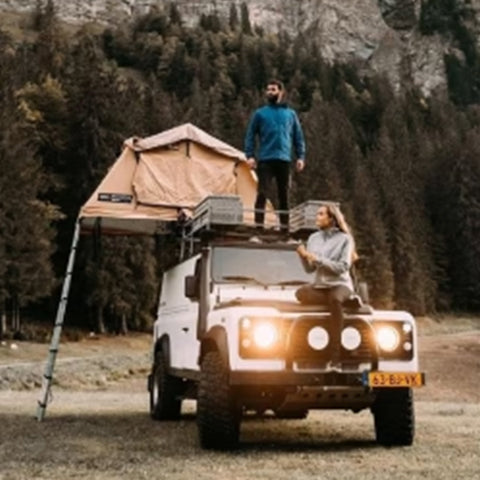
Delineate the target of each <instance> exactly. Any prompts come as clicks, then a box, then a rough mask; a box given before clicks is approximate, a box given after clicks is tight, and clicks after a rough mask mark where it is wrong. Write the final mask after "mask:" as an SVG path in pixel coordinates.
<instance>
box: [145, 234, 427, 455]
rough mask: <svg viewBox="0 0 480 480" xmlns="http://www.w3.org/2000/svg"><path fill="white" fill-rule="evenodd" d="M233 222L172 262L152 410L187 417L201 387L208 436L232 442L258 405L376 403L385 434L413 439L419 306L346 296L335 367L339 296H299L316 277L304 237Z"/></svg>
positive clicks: (357, 407) (292, 409) (359, 406)
mask: <svg viewBox="0 0 480 480" xmlns="http://www.w3.org/2000/svg"><path fill="white" fill-rule="evenodd" d="M222 227H223V228H219V227H218V228H217V227H216V226H215V225H213V226H211V229H210V233H212V232H213V235H211V236H210V239H209V240H208V241H203V242H198V244H197V245H196V246H192V245H193V244H192V245H191V246H192V248H190V254H188V250H189V248H188V247H187V248H185V249H184V251H183V254H184V255H185V256H186V257H188V258H186V259H184V260H183V261H181V262H180V263H178V264H177V265H175V266H174V267H173V268H171V269H170V270H168V271H166V272H165V273H164V276H163V282H162V288H161V294H160V302H159V308H158V318H157V320H156V322H155V325H154V334H153V365H152V371H151V375H150V376H149V382H148V388H149V391H150V413H151V416H152V418H154V419H156V420H174V419H178V418H179V416H180V409H181V403H182V400H183V399H187V398H193V399H196V400H197V424H198V431H199V437H200V443H201V445H202V446H203V447H204V448H219V449H226V448H234V447H235V446H236V445H237V444H238V441H239V433H240V423H241V420H242V416H243V415H244V414H246V413H247V412H250V411H252V412H256V413H257V414H262V413H264V412H267V411H269V412H270V414H272V413H273V414H275V415H276V416H277V417H278V418H305V417H306V416H307V414H308V411H309V410H310V409H346V410H352V411H353V412H359V411H361V410H363V409H367V408H368V409H370V410H371V412H372V413H373V418H374V425H375V434H376V439H377V441H378V443H380V444H382V445H410V444H411V443H412V442H413V438H414V426H415V425H414V422H415V421H414V406H413V395H412V388H413V387H418V386H421V385H423V384H424V375H423V374H422V373H421V372H419V366H418V351H417V333H416V326H415V320H414V318H413V317H412V315H410V314H409V313H407V312H403V311H385V310H375V309H373V308H372V307H370V306H369V305H368V304H363V305H362V306H360V307H358V305H357V306H356V307H353V306H349V305H345V320H344V325H343V331H342V335H341V364H340V368H338V366H337V367H336V368H335V369H331V368H330V367H329V360H330V358H329V352H330V349H329V332H328V319H329V315H330V314H329V311H328V308H327V307H326V306H324V305H303V304H301V303H299V302H298V301H297V299H296V297H295V291H296V289H298V288H299V286H301V285H303V284H306V283H309V282H311V281H312V276H311V274H307V273H305V271H304V270H303V268H302V265H301V262H300V260H299V258H298V255H297V254H296V251H295V249H296V245H291V244H289V243H286V242H285V241H284V239H283V238H281V237H280V234H278V235H275V233H271V234H269V235H268V236H267V237H264V239H263V242H262V243H254V242H251V241H249V239H248V236H243V237H242V235H239V234H237V235H230V234H229V230H230V231H238V229H236V228H234V226H233V225H232V226H230V227H228V228H227V229H225V226H224V225H223V226H222ZM202 228H203V225H202ZM194 230H195V229H194ZM193 237H195V233H193V234H192V238H191V241H192V242H193V241H194V238H193Z"/></svg>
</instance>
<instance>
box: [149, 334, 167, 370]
mask: <svg viewBox="0 0 480 480" xmlns="http://www.w3.org/2000/svg"><path fill="white" fill-rule="evenodd" d="M158 352H162V353H163V356H164V357H165V360H166V361H167V366H168V367H170V337H169V336H168V335H167V334H163V335H162V336H161V337H160V338H159V339H158V340H157V341H156V343H155V349H154V352H153V363H154V364H155V358H156V357H157V353H158Z"/></svg>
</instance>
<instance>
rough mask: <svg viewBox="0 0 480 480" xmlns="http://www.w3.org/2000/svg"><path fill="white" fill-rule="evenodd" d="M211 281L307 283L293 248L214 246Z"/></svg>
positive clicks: (308, 281) (306, 275)
mask: <svg viewBox="0 0 480 480" xmlns="http://www.w3.org/2000/svg"><path fill="white" fill-rule="evenodd" d="M212 277H213V280H214V281H215V282H224V283H252V284H259V285H302V284H305V283H311V282H312V280H313V278H312V274H311V273H306V272H305V270H304V269H303V267H302V264H301V262H300V259H299V258H298V255H297V253H296V252H295V251H294V250H274V249H271V250H269V249H265V248H241V247H215V248H214V249H213V256H212Z"/></svg>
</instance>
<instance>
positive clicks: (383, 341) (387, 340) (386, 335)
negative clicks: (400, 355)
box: [376, 327, 400, 352]
mask: <svg viewBox="0 0 480 480" xmlns="http://www.w3.org/2000/svg"><path fill="white" fill-rule="evenodd" d="M376 336H377V342H378V344H379V345H380V348H381V349H382V350H385V351H386V352H393V351H394V350H395V349H396V348H397V347H398V345H399V343H400V336H399V334H398V331H397V330H396V329H395V328H393V327H381V328H379V329H378V330H377V334H376Z"/></svg>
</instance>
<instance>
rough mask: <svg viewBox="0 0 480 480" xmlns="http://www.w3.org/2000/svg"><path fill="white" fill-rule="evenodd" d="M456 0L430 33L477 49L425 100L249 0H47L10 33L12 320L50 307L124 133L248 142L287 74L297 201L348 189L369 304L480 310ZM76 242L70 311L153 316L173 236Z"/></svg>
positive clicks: (1, 218)
mask: <svg viewBox="0 0 480 480" xmlns="http://www.w3.org/2000/svg"><path fill="white" fill-rule="evenodd" d="M455 4H456V2H454V1H436V2H433V1H425V2H422V16H421V22H422V24H421V28H422V34H424V35H431V34H434V33H439V34H449V35H457V36H458V42H459V45H460V48H462V49H463V51H464V52H465V56H466V59H467V61H466V63H464V64H459V63H458V61H456V60H455V58H446V64H447V67H448V71H447V77H448V82H449V83H448V93H449V94H448V95H435V94H432V95H431V96H430V97H428V98H425V97H424V96H423V95H422V94H421V93H420V92H419V91H417V90H416V89H415V88H414V87H412V86H409V85H403V86H401V88H400V90H396V91H394V90H393V88H392V86H391V85H390V84H389V82H388V80H387V79H386V78H383V77H380V76H378V77H375V76H372V75H369V76H363V75H361V74H360V71H359V69H358V68H357V66H356V65H354V64H333V65H332V64H328V63H326V62H325V61H324V60H323V59H322V58H321V56H320V54H319V49H318V45H317V44H316V43H315V41H314V40H313V39H311V38H307V37H305V36H302V35H299V36H298V37H296V38H292V37H289V36H288V35H286V34H278V35H267V34H265V33H264V32H263V31H262V30H261V29H258V28H255V27H253V26H252V25H251V24H250V22H249V19H248V10H247V7H246V6H245V5H244V4H243V5H242V8H239V9H237V8H236V7H235V6H232V9H231V11H230V17H229V19H227V20H225V21H223V20H221V19H219V18H218V16H216V15H214V14H213V15H204V16H202V18H201V20H200V22H199V24H198V26H196V27H195V28H187V27H185V26H184V24H183V22H182V18H181V16H180V14H179V13H178V11H177V9H176V8H175V5H174V4H173V3H172V4H171V5H169V6H168V7H167V8H166V9H165V10H158V11H152V12H151V13H149V14H148V15H146V16H143V17H141V18H138V19H136V20H135V21H132V23H131V24H129V25H127V24H124V25H122V26H121V27H118V28H107V29H104V30H102V31H99V30H98V28H97V29H94V28H92V27H91V26H90V27H89V26H85V27H82V28H80V29H78V30H77V31H75V32H71V31H67V29H66V27H65V26H62V25H61V24H60V22H59V20H58V19H57V17H56V14H55V6H54V3H53V2H52V1H51V0H48V1H45V2H42V1H39V2H37V8H36V11H35V13H34V14H33V15H32V17H31V19H30V20H29V21H30V22H31V30H32V35H31V36H30V37H29V38H22V39H16V38H13V37H12V36H11V35H10V34H7V33H6V32H4V31H1V30H0V315H1V317H2V322H1V323H2V325H3V328H2V329H1V330H0V335H1V334H6V330H8V331H10V332H12V331H21V330H22V329H24V328H25V327H26V326H28V323H29V322H31V321H33V320H38V319H48V320H49V321H51V319H52V318H53V316H54V314H55V310H56V306H57V302H58V298H59V295H60V290H61V283H62V281H63V276H64V273H65V267H66V262H67V258H68V253H69V249H70V244H71V237H72V233H73V227H74V223H75V220H76V217H77V214H78V211H79V208H80V206H81V205H82V204H83V203H84V202H85V201H86V200H87V198H88V197H89V196H90V195H91V193H92V192H93V191H94V189H95V188H96V186H97V185H98V183H99V182H100V180H101V179H102V178H103V176H104V175H105V173H106V172H107V170H108V169H109V167H110V166H111V165H112V164H113V162H114V161H115V159H116V158H117V156H118V154H119V153H120V151H121V148H122V143H123V141H124V140H125V139H127V138H129V137H132V136H134V135H136V136H140V137H145V136H149V135H153V134H155V133H158V132H161V131H163V130H165V129H167V128H171V127H174V126H177V125H180V124H182V123H185V122H191V123H193V124H195V125H197V126H198V127H200V128H202V129H204V130H205V131H207V132H209V133H210V134H212V135H214V136H216V137H218V138H220V139H221V140H223V141H225V142H227V143H230V144H231V145H233V146H235V147H236V148H238V149H240V150H243V137H244V132H245V128H246V125H247V122H248V119H249V117H250V115H251V113H252V112H253V110H254V109H255V108H257V107H258V106H260V105H262V103H263V102H264V98H263V92H264V86H265V84H266V82H267V81H268V80H269V79H270V78H279V79H280V80H283V81H284V82H285V84H286V87H287V90H288V102H289V104H290V105H291V106H293V107H294V108H295V109H296V110H297V111H298V113H299V116H300V119H301V123H302V125H303V128H304V132H305V135H306V142H307V166H306V169H305V171H304V172H303V173H302V174H294V175H293V185H292V190H291V204H292V205H294V204H297V203H300V202H302V201H304V200H307V199H332V200H336V201H339V202H341V204H342V208H343V210H344V212H345V214H346V217H347V219H348V221H349V223H350V224H351V226H352V230H353V232H354V236H355V240H356V245H357V249H358V252H359V255H360V257H361V262H360V263H359V275H360V276H361V277H362V278H363V279H364V280H366V281H367V282H368V285H369V289H370V296H371V298H372V303H373V304H374V305H375V306H377V307H386V308H401V309H407V310H409V311H411V312H412V313H414V314H416V315H425V314H431V313H434V312H441V311H451V310H456V311H466V312H476V311H478V310H479V308H480V289H479V285H480V241H479V240H478V239H479V236H480V107H479V102H480V98H479V96H480V93H479V92H480V90H479V88H478V87H479V85H478V79H479V78H480V76H479V73H480V72H479V71H478V70H479V66H480V62H479V58H480V57H479V56H478V52H477V47H476V40H475V38H472V37H471V35H470V36H469V33H468V31H467V30H466V29H465V27H464V25H465V22H466V21H465V19H464V17H463V16H462V15H464V12H462V11H458V8H457V7H456V6H455ZM449 9H450V10H449ZM455 9H456V10H455ZM446 19H449V20H448V22H447V21H446ZM446 32H447V33H446ZM452 32H453V33H452ZM80 246H81V248H80V249H79V252H78V256H77V264H76V268H75V273H74V277H73V284H72V292H71V297H70V302H69V308H68V316H69V319H70V320H69V322H72V323H74V324H75V325H78V326H79V327H82V328H85V329H90V330H95V331H98V332H105V331H115V332H121V331H125V330H127V329H140V330H146V329H148V328H150V327H151V325H152V321H153V316H154V310H155V303H156V299H157V295H158V291H159V281H160V280H159V279H160V278H161V271H162V269H163V268H164V267H165V265H166V262H167V261H168V258H169V257H170V252H169V247H168V245H166V243H165V240H164V239H162V238H129V237H102V238H101V239H100V240H99V239H98V238H96V237H94V236H91V237H90V236H85V237H82V239H81V243H80Z"/></svg>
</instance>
